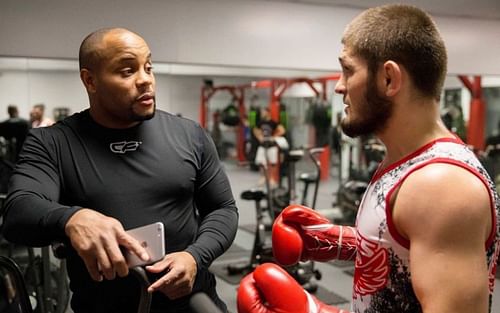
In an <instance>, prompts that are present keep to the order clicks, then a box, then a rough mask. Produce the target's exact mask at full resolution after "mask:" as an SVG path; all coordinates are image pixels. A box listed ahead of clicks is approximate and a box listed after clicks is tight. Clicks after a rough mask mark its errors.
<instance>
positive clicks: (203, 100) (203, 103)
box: [200, 86, 207, 128]
mask: <svg viewBox="0 0 500 313" xmlns="http://www.w3.org/2000/svg"><path fill="white" fill-rule="evenodd" d="M206 101H207V99H206V97H205V86H203V87H201V98H200V125H201V127H203V128H207V108H206V107H207V104H206Z"/></svg>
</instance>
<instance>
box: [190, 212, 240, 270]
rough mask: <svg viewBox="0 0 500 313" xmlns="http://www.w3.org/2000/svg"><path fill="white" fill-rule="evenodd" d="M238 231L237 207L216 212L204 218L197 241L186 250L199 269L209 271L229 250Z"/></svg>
mask: <svg viewBox="0 0 500 313" xmlns="http://www.w3.org/2000/svg"><path fill="white" fill-rule="evenodd" d="M237 229H238V212H237V211H236V208H235V207H230V208H221V209H218V210H214V211H212V212H210V213H209V214H207V216H205V217H204V218H203V220H202V222H201V224H200V227H199V230H198V236H197V238H196V241H195V242H194V243H193V244H191V245H190V246H189V247H188V248H187V249H186V251H187V252H189V253H191V254H192V255H193V257H194V259H195V260H196V263H197V264H198V269H201V268H204V269H207V268H208V267H209V266H210V264H211V263H212V262H213V260H215V259H216V258H217V257H219V256H220V255H221V254H222V253H224V252H225V251H226V250H227V249H229V247H230V246H231V244H232V242H233V240H234V237H235V236H236V231H237Z"/></svg>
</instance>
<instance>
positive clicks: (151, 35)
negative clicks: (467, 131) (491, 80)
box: [0, 0, 500, 74]
mask: <svg viewBox="0 0 500 313" xmlns="http://www.w3.org/2000/svg"><path fill="white" fill-rule="evenodd" d="M471 5H474V3H473V2H471ZM359 12H360V10H357V9H350V8H345V7H330V6H319V5H312V4H311V5H308V4H298V3H292V2H274V1H234V0H182V1H179V0H161V1H158V0H143V1H135V0H121V1H101V0H86V1H68V0H51V1H32V0H2V1H0V42H2V44H1V45H0V56H30V57H51V58H65V59H75V58H76V56H77V51H78V47H79V44H80V42H81V40H82V39H83V37H84V36H85V35H86V34H88V33H89V32H91V31H93V30H95V29H97V28H100V27H109V26H123V27H127V28H130V29H132V30H135V31H137V32H138V33H140V34H142V35H143V36H144V37H145V39H146V40H147V41H148V42H149V44H150V46H151V49H152V51H153V58H154V59H155V61H162V62H172V63H194V64H212V65H224V66H227V65H235V66H249V67H271V68H292V69H322V70H331V71H334V70H338V69H339V66H338V64H337V63H338V62H337V55H338V52H339V51H340V36H341V34H342V31H343V29H344V27H345V25H346V24H347V23H348V22H349V21H350V20H351V19H352V18H353V17H354V16H355V15H356V14H358V13H359ZM436 22H437V24H438V26H439V28H440V29H441V32H442V35H443V38H444V39H445V41H446V44H447V46H448V50H449V60H450V62H449V64H450V66H449V72H450V73H453V74H457V73H461V74H473V73H480V74H500V54H499V53H498V51H500V40H498V38H500V21H498V20H480V19H460V18H452V17H439V16H436Z"/></svg>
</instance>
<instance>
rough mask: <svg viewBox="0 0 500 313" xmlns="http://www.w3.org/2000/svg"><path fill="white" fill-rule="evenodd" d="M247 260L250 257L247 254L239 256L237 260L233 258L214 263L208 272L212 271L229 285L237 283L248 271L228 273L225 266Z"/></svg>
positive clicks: (244, 262)
mask: <svg viewBox="0 0 500 313" xmlns="http://www.w3.org/2000/svg"><path fill="white" fill-rule="evenodd" d="M249 260H250V257H249V256H247V257H246V258H240V259H239V260H234V261H233V262H224V263H214V264H212V265H211V266H210V272H212V273H214V274H215V276H216V277H217V278H220V279H222V280H224V281H225V282H226V283H228V284H230V285H238V284H239V283H240V280H241V279H242V278H243V276H245V275H246V274H248V273H246V272H244V273H239V274H229V272H228V270H227V267H228V265H229V264H246V263H247V262H248V261H249Z"/></svg>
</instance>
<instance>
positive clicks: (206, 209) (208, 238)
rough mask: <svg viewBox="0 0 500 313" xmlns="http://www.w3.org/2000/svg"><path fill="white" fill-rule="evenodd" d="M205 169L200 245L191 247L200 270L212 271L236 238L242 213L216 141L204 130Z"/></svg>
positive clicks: (199, 194) (199, 198)
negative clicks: (209, 269)
mask: <svg viewBox="0 0 500 313" xmlns="http://www.w3.org/2000/svg"><path fill="white" fill-rule="evenodd" d="M200 132H201V133H200V137H201V139H200V140H201V144H202V148H201V151H202V153H201V155H200V158H201V161H200V162H201V168H200V170H199V174H198V181H197V183H196V194H195V203H196V207H197V209H198V212H199V214H200V219H201V222H200V227H199V230H198V236H197V239H196V242H195V243H193V244H192V245H191V246H189V247H188V249H187V251H188V252H190V253H191V254H192V255H193V256H194V258H195V260H196V262H197V264H198V269H199V268H208V266H210V264H211V263H212V261H213V260H214V259H215V258H217V257H218V256H220V255H221V254H222V253H224V251H226V250H227V249H228V248H229V246H230V245H231V243H232V242H233V240H234V237H235V236H236V230H237V228H238V211H237V208H236V205H235V201H234V198H233V194H232V191H231V186H230V185H229V180H228V178H227V176H226V173H225V172H224V170H223V168H222V166H221V164H220V161H219V159H218V157H217V152H216V150H215V146H214V144H213V142H212V140H211V139H210V138H209V137H208V136H207V134H206V133H205V132H204V131H203V130H201V129H200Z"/></svg>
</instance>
